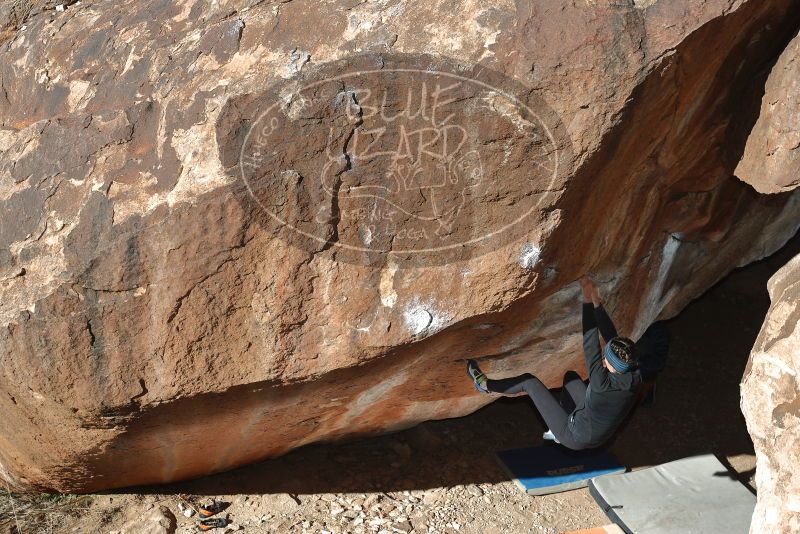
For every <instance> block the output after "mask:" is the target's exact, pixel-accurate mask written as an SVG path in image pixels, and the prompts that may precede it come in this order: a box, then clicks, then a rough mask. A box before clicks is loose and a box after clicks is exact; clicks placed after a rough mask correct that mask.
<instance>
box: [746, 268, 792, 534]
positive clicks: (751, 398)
mask: <svg viewBox="0 0 800 534" xmlns="http://www.w3.org/2000/svg"><path fill="white" fill-rule="evenodd" d="M769 294H770V297H771V298H772V306H771V307H770V310H769V313H768V314H767V319H766V321H765V322H764V326H763V327H762V329H761V333H760V334H759V336H758V339H757V340H756V344H755V347H753V352H752V353H751V355H750V361H749V362H748V365H747V369H746V370H745V375H744V380H743V382H742V411H743V412H744V415H745V418H746V419H747V428H748V430H749V432H750V435H751V436H752V438H753V444H754V445H755V449H756V461H757V465H756V484H757V486H758V504H757V506H756V511H755V514H754V515H753V523H752V525H751V528H750V532H753V533H756V532H797V531H798V530H800V508H799V507H798V505H797V498H798V497H797V496H798V495H800V477H799V476H798V474H797V469H796V467H795V466H797V464H798V462H799V461H800V448H798V446H797V444H798V443H799V442H800V377H798V374H797V372H798V371H797V370H798V369H800V349H798V346H800V256H796V257H795V258H794V259H793V260H792V261H790V262H789V263H788V264H787V265H786V266H785V267H783V268H782V269H781V270H780V271H778V272H777V273H776V274H775V275H774V276H773V277H772V278H771V279H770V281H769Z"/></svg>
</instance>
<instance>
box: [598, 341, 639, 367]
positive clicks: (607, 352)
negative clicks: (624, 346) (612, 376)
mask: <svg viewBox="0 0 800 534" xmlns="http://www.w3.org/2000/svg"><path fill="white" fill-rule="evenodd" d="M603 356H605V358H606V360H608V363H610V364H611V367H613V368H614V369H616V370H617V372H620V373H627V372H628V371H632V370H633V368H634V364H633V363H626V362H623V361H622V360H620V359H619V357H618V356H617V355H616V354H614V351H613V350H611V341H609V342H608V343H606V348H605V349H604V350H603Z"/></svg>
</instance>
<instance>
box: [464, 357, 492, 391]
mask: <svg viewBox="0 0 800 534" xmlns="http://www.w3.org/2000/svg"><path fill="white" fill-rule="evenodd" d="M467 374H468V375H469V377H470V378H471V379H472V384H473V385H474V386H475V389H477V390H478V391H480V392H481V393H489V388H487V387H486V380H487V378H486V375H485V374H483V371H481V368H480V367H478V362H476V361H475V360H467Z"/></svg>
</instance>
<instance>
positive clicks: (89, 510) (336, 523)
mask: <svg viewBox="0 0 800 534" xmlns="http://www.w3.org/2000/svg"><path fill="white" fill-rule="evenodd" d="M798 252H800V238H795V239H794V240H793V241H792V242H791V243H790V245H788V246H787V247H786V248H784V250H783V251H781V252H780V253H778V254H777V255H775V256H772V257H771V258H768V259H767V260H764V261H762V262H759V263H757V264H754V265H751V266H748V267H746V268H744V269H740V270H738V271H735V272H734V273H733V274H732V275H731V276H729V277H728V278H726V279H725V280H724V281H722V282H721V283H720V284H718V285H717V286H716V287H714V288H713V289H712V290H710V291H709V292H708V293H707V294H705V295H704V296H703V297H702V298H700V299H698V300H697V301H695V302H694V303H693V304H692V305H690V306H689V307H688V308H687V309H686V310H685V311H684V312H683V313H682V314H681V315H680V316H679V317H677V318H675V319H674V320H672V321H670V327H671V330H672V335H673V343H672V349H671V353H670V361H669V365H668V367H667V369H666V370H665V371H664V373H663V374H662V376H661V377H660V379H659V384H658V390H657V399H656V403H655V405H654V406H652V407H640V408H639V409H638V410H637V411H636V412H635V413H634V414H633V415H632V416H631V418H630V420H629V421H628V422H627V423H626V425H625V426H624V427H623V429H622V430H621V431H620V432H619V433H618V435H617V437H616V438H615V439H614V441H613V442H612V443H611V444H610V446H609V448H610V450H611V452H612V453H614V454H615V455H616V456H617V458H618V459H619V460H620V461H621V462H622V463H623V464H625V465H626V466H628V467H629V468H632V469H637V468H641V467H645V466H650V465H654V464H658V463H662V462H666V461H670V460H675V459H678V458H683V457H686V456H690V455H694V454H701V453H709V452H710V453H715V454H717V455H718V456H719V457H720V458H721V459H724V460H726V461H727V463H728V464H729V465H730V466H731V467H732V469H733V470H735V472H736V473H737V476H738V477H739V478H740V480H741V481H742V482H743V483H745V484H748V485H749V486H750V487H751V489H753V491H755V488H753V486H752V484H753V482H752V480H753V474H754V467H755V457H754V454H753V446H752V443H751V441H750V439H749V437H748V435H747V430H746V427H745V422H744V419H743V417H742V415H741V413H740V411H739V381H740V379H741V376H742V373H743V371H744V367H745V364H746V362H747V357H748V353H749V350H750V348H751V347H752V345H753V342H754V340H755V337H756V335H757V333H758V331H759V328H760V326H761V321H762V319H763V317H764V315H765V313H766V310H767V308H768V307H769V297H768V294H767V291H766V282H767V280H768V278H769V276H770V275H771V274H772V273H773V272H775V271H776V270H777V269H778V268H779V267H780V266H781V265H783V264H784V263H785V262H786V261H787V260H788V259H789V258H791V257H792V256H793V255H794V254H796V253H798ZM577 309H578V308H577V305H576V313H577ZM454 372H462V371H461V369H454ZM465 379H466V377H465ZM544 430H545V429H544V427H543V424H542V422H541V421H540V419H539V418H538V415H537V414H536V412H535V410H534V409H533V406H532V404H531V403H530V401H529V400H527V399H525V398H515V399H500V400H498V401H497V402H495V403H493V404H491V405H489V406H488V407H486V408H484V409H482V410H480V411H478V412H476V413H474V414H472V415H470V416H468V417H463V418H459V419H451V420H446V421H434V422H428V423H424V424H422V425H419V426H417V427H415V428H412V429H409V430H406V431H403V432H399V433H396V434H392V435H386V436H381V437H376V438H370V439H363V440H360V441H355V442H350V443H341V444H319V445H313V446H308V447H304V448H302V449H299V450H297V451H294V452H292V453H290V454H287V455H286V456H283V457H281V458H278V459H275V460H270V461H266V462H262V463H260V464H256V465H253V466H248V467H244V468H241V469H238V470H236V471H232V472H228V473H224V474H220V475H216V476H210V477H205V478H202V479H198V480H194V481H189V482H184V483H180V484H173V485H170V486H162V487H151V488H136V489H135V490H131V492H112V493H108V494H103V495H95V496H91V497H90V498H89V499H88V500H80V501H67V502H66V503H65V504H64V505H62V507H63V506H66V509H67V510H68V509H69V508H70V507H72V508H75V509H76V510H77V511H76V512H75V513H74V514H70V513H65V512H64V511H63V508H60V509H59V510H60V511H59V513H60V514H61V515H59V519H58V521H57V522H55V524H54V522H53V521H52V520H48V521H47V522H45V519H46V518H47V517H48V516H46V515H43V516H41V517H40V518H39V520H38V521H39V523H40V524H39V525H35V524H31V523H30V522H27V523H25V525H24V526H22V525H21V526H22V528H21V531H22V532H23V533H25V534H29V533H37V532H79V533H104V534H105V533H118V534H122V533H131V534H133V533H136V534H139V533H152V534H155V533H169V532H179V533H188V532H196V530H195V524H196V520H195V518H191V519H190V518H186V517H184V516H183V515H182V514H181V512H180V511H179V510H178V502H179V500H180V497H179V496H183V497H184V498H188V499H195V500H198V501H201V502H207V501H209V500H210V499H211V498H212V497H213V498H216V499H218V500H221V501H226V502H230V503H231V504H230V507H229V508H228V509H227V510H225V512H224V513H222V514H220V516H222V517H226V516H227V517H229V518H230V520H231V521H232V524H231V525H230V526H229V527H227V528H226V529H218V530H215V531H214V532H220V533H221V532H225V531H228V532H235V531H241V532H252V533H277V532H280V533H283V532H292V533H295V532H297V533H317V534H319V533H365V534H366V533H380V534H390V533H395V532H397V533H400V532H406V533H410V532H415V533H449V534H456V533H459V534H473V533H474V534H479V533H480V534H492V533H523V532H524V533H528V532H534V533H539V532H541V533H558V532H563V531H565V530H572V529H577V528H587V527H591V526H599V525H602V524H606V523H608V522H609V521H608V520H607V519H606V517H605V516H604V514H603V512H602V511H601V510H600V509H599V508H598V507H597V506H596V505H595V504H594V501H593V499H592V498H591V496H590V495H589V493H588V491H587V490H575V491H571V492H566V493H562V494H557V495H549V496H542V497H531V496H527V495H525V494H523V493H522V492H521V491H520V490H518V489H517V488H516V486H514V484H513V483H512V482H511V481H509V479H508V477H507V476H506V474H505V473H504V472H503V471H502V470H501V469H500V468H499V467H498V465H497V464H496V462H495V460H494V458H493V455H492V452H493V451H496V450H502V449H509V448H515V447H522V446H528V445H534V444H539V443H541V441H542V439H541V435H542V432H543V431H544ZM224 434H225V430H224V429H210V430H209V439H224ZM23 519H24V518H23ZM23 522H24V521H23ZM12 524H13V520H11V521H9V520H6V521H5V522H4V525H5V530H4V531H2V532H4V533H5V532H15V529H14V528H12V527H11V525H12ZM9 529H10V530H9Z"/></svg>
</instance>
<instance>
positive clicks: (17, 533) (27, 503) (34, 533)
mask: <svg viewBox="0 0 800 534" xmlns="http://www.w3.org/2000/svg"><path fill="white" fill-rule="evenodd" d="M90 504H91V497H90V496H88V495H62V494H56V493H41V494H35V495H21V494H15V493H10V492H8V491H6V490H4V491H3V494H2V496H0V534H55V533H58V532H63V531H64V525H65V524H67V523H69V522H70V520H71V519H72V518H74V517H76V516H78V515H81V514H82V513H84V512H85V511H86V510H87V509H88V507H89V505H90Z"/></svg>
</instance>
